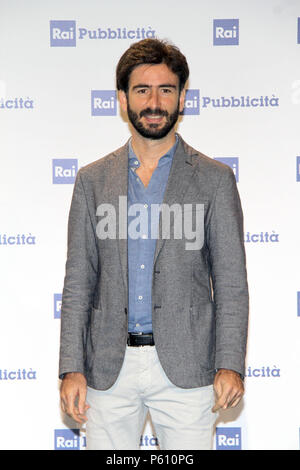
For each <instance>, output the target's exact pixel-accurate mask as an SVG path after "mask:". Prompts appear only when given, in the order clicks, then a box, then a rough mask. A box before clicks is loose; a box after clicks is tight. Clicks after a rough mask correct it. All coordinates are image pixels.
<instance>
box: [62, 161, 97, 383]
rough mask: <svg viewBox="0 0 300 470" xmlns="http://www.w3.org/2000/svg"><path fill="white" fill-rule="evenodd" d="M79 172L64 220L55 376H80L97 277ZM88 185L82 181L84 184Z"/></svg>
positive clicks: (92, 233) (93, 237)
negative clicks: (63, 267) (65, 244)
mask: <svg viewBox="0 0 300 470" xmlns="http://www.w3.org/2000/svg"><path fill="white" fill-rule="evenodd" d="M83 179H84V178H83V175H82V173H81V170H79V172H78V173H77V177H76V181H75V185H74V191H73V196H72V201H71V207H70V212H69V220H68V250H67V261H66V270H65V279H64V287H63V295H62V305H61V334H60V357H59V377H62V376H63V375H64V374H65V373H67V372H81V373H84V361H85V344H86V334H87V327H88V323H89V316H90V310H91V306H92V302H93V296H94V291H95V286H96V282H97V278H98V251H97V243H96V235H95V229H94V224H93V222H92V218H91V214H90V211H89V207H88V201H87V197H86V191H85V187H84V182H83ZM87 184H88V182H86V185H87Z"/></svg>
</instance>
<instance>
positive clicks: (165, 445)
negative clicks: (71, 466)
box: [86, 346, 217, 450]
mask: <svg viewBox="0 0 300 470" xmlns="http://www.w3.org/2000/svg"><path fill="white" fill-rule="evenodd" d="M87 403H88V404H89V405H90V408H89V409H88V411H87V418H88V421H87V424H86V439H87V449H88V450H96V449H97V450H110V449H114V450H124V449H125V450H133V449H139V445H140V438H141V434H142V431H143V426H144V422H145V418H146V415H147V412H148V411H149V412H150V416H151V420H152V423H153V426H154V429H155V432H156V437H157V439H158V444H159V449H161V450H169V449H170V450H183V449H186V450H194V449H195V450H198V449H201V450H210V449H212V436H213V428H214V423H215V421H216V417H217V416H216V414H215V413H213V412H212V411H211V409H212V407H213V404H214V392H213V386H212V385H209V386H206V387H200V388H191V389H183V388H179V387H176V386H175V385H174V384H172V383H171V382H170V380H169V379H168V378H167V376H166V374H165V372H164V370H163V369H162V367H161V364H160V362H159V359H158V355H157V352H156V348H155V346H141V347H130V346H127V348H126V353H125V359H124V363H123V366H122V369H121V371H120V374H119V377H118V379H117V381H116V382H115V384H114V385H113V386H112V387H111V388H109V389H108V390H105V391H101V390H94V389H92V388H90V387H88V391H87Z"/></svg>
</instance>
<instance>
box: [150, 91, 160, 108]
mask: <svg viewBox="0 0 300 470" xmlns="http://www.w3.org/2000/svg"><path fill="white" fill-rule="evenodd" d="M148 104H149V107H150V108H151V109H156V108H159V105H160V96H159V90H157V89H156V88H154V87H153V88H152V89H151V93H150V96H149V102H148Z"/></svg>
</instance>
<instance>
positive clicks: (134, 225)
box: [127, 135, 178, 333]
mask: <svg viewBox="0 0 300 470" xmlns="http://www.w3.org/2000/svg"><path fill="white" fill-rule="evenodd" d="M177 142H178V137H177V135H176V143H175V144H174V146H173V147H172V148H171V149H170V150H169V151H168V152H167V153H166V154H165V155H163V156H162V157H161V158H160V159H159V161H158V165H157V167H156V168H155V170H154V172H153V173H152V176H151V180H150V182H149V184H148V186H147V187H145V186H144V184H143V182H142V181H141V179H140V178H139V176H138V175H137V174H136V173H135V170H136V168H138V167H139V166H140V162H139V159H138V158H137V157H136V155H135V153H134V151H133V149H132V146H131V141H130V142H129V154H128V199H127V204H128V233H127V235H128V236H127V240H128V289H129V290H128V296H129V298H128V302H129V303H128V331H129V332H131V333H151V332H152V272H153V259H154V253H155V247H156V240H157V234H158V223H159V205H160V204H162V202H163V197H164V192H165V189H166V185H167V181H168V177H169V172H170V168H171V165H172V160H173V156H174V153H175V151H176V147H177ZM135 204H138V206H135ZM153 204H154V205H156V206H152V209H153V207H155V210H154V211H153V210H152V214H151V205H153ZM151 215H152V218H151ZM151 233H152V238H151Z"/></svg>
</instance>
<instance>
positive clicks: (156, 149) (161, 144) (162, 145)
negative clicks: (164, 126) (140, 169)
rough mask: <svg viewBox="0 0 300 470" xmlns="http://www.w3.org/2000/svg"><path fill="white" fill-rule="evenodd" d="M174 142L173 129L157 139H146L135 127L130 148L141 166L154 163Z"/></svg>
mask: <svg viewBox="0 0 300 470" xmlns="http://www.w3.org/2000/svg"><path fill="white" fill-rule="evenodd" d="M175 142H176V137H175V130H172V131H170V132H169V134H167V135H166V136H165V137H164V138H163V139H158V140H154V139H146V138H145V137H142V136H141V135H140V134H139V133H138V132H136V131H135V129H133V130H132V140H131V145H132V149H133V151H134V153H135V154H136V156H137V157H138V159H139V160H140V162H141V164H142V165H143V166H148V167H149V166H151V165H155V164H156V163H157V162H158V160H159V159H160V157H162V156H163V155H165V154H166V153H167V151H168V150H170V148H171V147H173V145H174V144H175Z"/></svg>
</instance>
